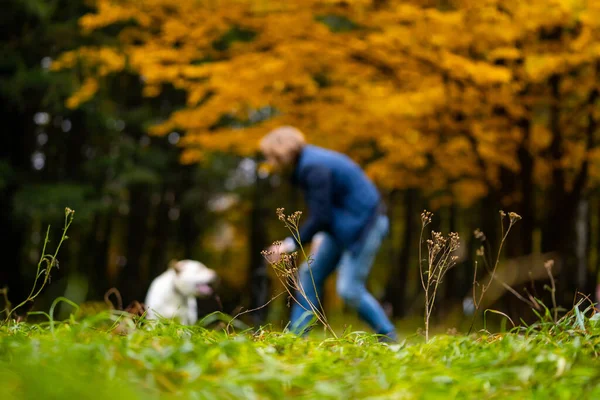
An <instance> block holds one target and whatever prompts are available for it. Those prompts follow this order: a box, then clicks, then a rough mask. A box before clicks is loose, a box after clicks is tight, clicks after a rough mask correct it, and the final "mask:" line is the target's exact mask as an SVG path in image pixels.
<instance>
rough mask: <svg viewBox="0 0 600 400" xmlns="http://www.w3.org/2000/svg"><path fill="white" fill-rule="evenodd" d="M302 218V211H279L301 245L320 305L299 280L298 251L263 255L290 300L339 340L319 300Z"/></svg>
mask: <svg viewBox="0 0 600 400" xmlns="http://www.w3.org/2000/svg"><path fill="white" fill-rule="evenodd" d="M301 216H302V212H301V211H296V212H294V213H293V214H290V215H285V214H284V209H283V208H278V209H277V217H278V218H279V220H280V221H282V222H283V223H284V225H285V227H286V228H287V229H288V230H289V231H290V232H291V234H292V236H293V238H294V240H295V241H296V243H299V244H300V245H299V248H300V252H301V254H302V256H303V257H304V258H305V259H306V263H307V267H308V272H309V274H310V278H311V282H312V286H313V290H314V291H315V295H316V298H317V303H318V304H312V302H311V301H310V300H309V299H308V297H307V295H306V290H305V288H304V287H303V286H302V283H301V282H300V279H299V278H298V251H294V252H293V253H290V254H285V253H282V252H280V251H275V252H273V251H270V250H263V251H262V255H263V256H264V257H265V258H266V260H267V261H268V262H269V264H270V265H271V267H272V268H273V270H274V271H275V275H276V276H277V279H279V281H280V282H281V284H282V285H283V287H284V288H285V290H286V291H287V292H288V295H289V296H290V298H291V299H293V300H294V301H295V302H296V303H297V304H298V305H299V306H300V307H302V309H303V310H305V311H310V312H312V313H313V314H314V315H315V317H316V318H317V320H318V321H319V322H320V323H321V324H322V325H323V327H324V328H325V329H327V330H328V331H329V332H330V333H331V334H332V335H333V337H335V338H337V335H336V334H335V331H334V330H333V328H332V327H331V325H329V322H328V321H327V317H326V315H325V311H324V308H323V305H322V304H321V299H320V298H319V294H318V292H317V286H316V284H315V280H314V277H313V273H312V269H311V265H312V258H311V257H310V256H308V255H307V254H306V252H305V250H304V247H303V246H302V244H301V243H302V242H301V240H300V231H299V222H300V217H301ZM281 244H282V243H281V242H279V241H278V242H275V243H273V245H274V246H275V247H276V248H280V247H281ZM273 256H275V257H276V259H275V260H274V259H273ZM294 293H298V294H299V295H300V296H302V297H304V299H305V300H306V303H307V304H308V306H309V309H307V308H306V307H304V306H303V305H302V303H301V302H300V301H299V300H298V299H297V298H296V297H295V294H294Z"/></svg>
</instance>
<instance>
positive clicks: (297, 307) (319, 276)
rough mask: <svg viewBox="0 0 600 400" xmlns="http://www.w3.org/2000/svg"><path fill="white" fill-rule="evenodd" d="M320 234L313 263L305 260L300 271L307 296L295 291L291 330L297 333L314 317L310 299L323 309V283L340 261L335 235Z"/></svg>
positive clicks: (317, 307)
mask: <svg viewBox="0 0 600 400" xmlns="http://www.w3.org/2000/svg"><path fill="white" fill-rule="evenodd" d="M320 235H322V236H321V239H320V243H319V245H318V249H317V251H316V254H313V256H312V260H313V261H312V263H311V264H310V266H309V265H308V263H307V262H306V261H305V262H304V263H302V266H301V267H300V268H299V271H298V281H299V283H300V285H301V287H302V289H303V291H304V293H305V294H306V297H305V296H303V295H302V293H299V292H298V291H296V292H295V293H294V297H295V301H294V302H293V304H292V311H291V318H290V325H291V330H292V331H294V332H296V333H302V332H304V330H305V328H306V325H307V324H308V323H309V322H310V320H311V319H312V317H313V313H312V311H311V310H312V309H311V307H310V306H309V304H308V302H309V301H310V303H311V304H312V305H313V307H315V308H316V309H317V310H320V309H321V307H320V305H319V302H320V300H321V294H322V292H323V283H324V282H325V279H327V277H328V276H329V275H330V274H331V273H332V272H333V271H334V270H335V268H336V267H337V264H338V263H339V261H340V256H341V251H340V248H339V246H338V245H337V244H336V242H335V240H334V239H333V237H331V235H329V234H326V233H320ZM315 288H316V289H317V290H316V291H315ZM317 296H318V298H317Z"/></svg>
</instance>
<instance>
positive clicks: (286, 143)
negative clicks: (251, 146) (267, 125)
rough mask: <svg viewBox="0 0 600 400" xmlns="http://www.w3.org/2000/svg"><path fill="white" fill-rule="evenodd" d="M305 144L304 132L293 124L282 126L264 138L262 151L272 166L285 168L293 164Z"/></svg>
mask: <svg viewBox="0 0 600 400" xmlns="http://www.w3.org/2000/svg"><path fill="white" fill-rule="evenodd" d="M305 145H306V139H305V138H304V135H303V134H302V132H300V131H299V130H298V129H296V128H294V127H291V126H282V127H279V128H276V129H274V130H272V131H271V132H269V133H267V134H266V135H265V136H264V137H263V138H262V140H261V141H260V151H261V152H262V153H263V155H264V156H265V158H266V159H267V162H268V163H269V164H271V166H273V167H274V168H275V169H277V170H284V169H286V168H288V167H290V166H292V165H293V163H294V162H295V161H296V158H297V157H298V154H300V152H301V151H302V148H303V147H304V146H305Z"/></svg>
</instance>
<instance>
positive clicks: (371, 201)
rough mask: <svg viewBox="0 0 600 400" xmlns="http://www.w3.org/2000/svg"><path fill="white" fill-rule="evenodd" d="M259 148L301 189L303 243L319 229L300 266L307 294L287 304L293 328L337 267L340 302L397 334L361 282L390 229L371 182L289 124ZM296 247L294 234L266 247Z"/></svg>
mask: <svg viewBox="0 0 600 400" xmlns="http://www.w3.org/2000/svg"><path fill="white" fill-rule="evenodd" d="M260 149H261V151H262V153H263V155H264V156H265V158H266V160H267V162H268V163H269V164H271V165H272V166H273V167H274V169H276V170H278V171H280V172H281V173H283V174H284V175H291V178H292V182H293V183H294V184H296V185H298V186H300V187H301V188H302V190H303V192H304V196H305V200H306V203H307V205H308V208H309V214H310V215H309V218H308V220H307V221H306V222H305V223H303V224H302V226H301V227H300V229H299V233H300V240H301V241H302V243H303V244H304V243H309V242H310V241H311V240H312V239H313V236H314V235H315V234H316V233H317V232H321V233H322V237H321V239H320V243H319V249H318V251H317V252H316V254H315V255H314V259H313V263H312V264H311V266H310V271H309V267H308V265H306V263H305V264H304V265H302V267H301V268H300V270H299V280H300V284H301V286H302V287H303V288H304V291H305V293H306V297H307V299H305V298H304V297H303V296H297V297H296V298H297V299H298V300H299V302H300V304H293V306H292V311H291V326H292V329H293V330H294V331H298V332H303V331H304V330H305V328H306V325H307V324H308V322H309V320H310V318H309V317H307V316H306V310H310V307H309V305H308V303H307V301H310V302H311V304H313V305H314V306H315V307H319V301H318V299H317V296H319V298H320V293H321V292H322V288H323V283H324V282H325V279H326V278H327V277H328V276H329V275H330V274H331V273H332V272H333V271H334V270H336V268H337V270H338V277H337V286H336V288H337V292H338V294H339V295H340V297H341V298H342V299H343V300H344V302H345V303H346V304H347V305H348V306H350V307H351V308H353V309H355V310H356V311H358V315H359V317H360V318H361V319H362V320H364V321H365V322H366V323H368V324H369V326H371V328H372V329H373V330H374V331H375V332H376V333H378V334H381V335H385V337H387V338H388V339H391V340H396V339H397V335H396V332H395V328H394V325H393V324H392V323H391V322H390V320H389V319H388V317H387V315H386V314H385V312H384V310H383V308H382V307H381V305H380V304H379V302H378V301H377V300H376V299H375V298H374V297H373V296H372V295H371V293H369V291H368V290H367V288H366V281H367V278H368V275H369V272H370V270H371V266H372V265H373V261H374V259H375V256H376V254H377V252H378V250H379V248H380V246H381V242H382V241H383V239H384V238H385V236H386V235H387V233H388V229H389V221H388V218H387V216H386V215H385V214H384V213H383V205H382V203H381V197H380V194H379V192H378V191H377V189H376V187H375V185H374V184H373V183H372V182H371V181H370V180H369V179H368V177H367V176H366V175H365V173H364V172H363V171H362V169H361V168H360V167H359V166H358V165H357V164H356V163H355V162H353V161H352V160H351V159H350V158H348V157H347V156H345V155H343V154H340V153H337V152H334V151H331V150H326V149H324V148H320V147H317V146H313V145H309V144H306V141H305V139H304V135H303V134H302V133H301V132H300V131H299V130H298V129H296V128H293V127H289V126H284V127H280V128H277V129H275V130H273V131H271V132H269V133H268V134H267V135H266V136H265V137H264V138H263V139H262V140H261V142H260ZM296 247H297V243H296V242H295V240H294V239H293V238H291V237H288V238H287V239H285V240H284V241H283V244H282V245H281V246H280V247H274V246H273V247H271V248H270V249H269V252H271V253H272V254H274V256H275V258H276V259H279V252H284V253H289V252H292V251H294V250H295V249H296ZM311 272H312V277H311ZM313 280H314V285H313ZM315 286H316V289H317V291H316V292H315Z"/></svg>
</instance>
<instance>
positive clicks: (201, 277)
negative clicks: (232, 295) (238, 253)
mask: <svg viewBox="0 0 600 400" xmlns="http://www.w3.org/2000/svg"><path fill="white" fill-rule="evenodd" d="M170 267H171V268H173V269H174V270H175V287H176V288H177V290H178V291H179V292H181V293H182V294H184V295H185V296H195V297H207V296H210V295H211V294H212V293H213V292H214V289H213V286H212V285H214V284H215V282H216V281H217V273H216V272H215V271H213V270H212V269H210V268H207V267H206V266H205V265H204V264H202V263H201V262H199V261H194V260H180V261H172V262H171V264H170Z"/></svg>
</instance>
